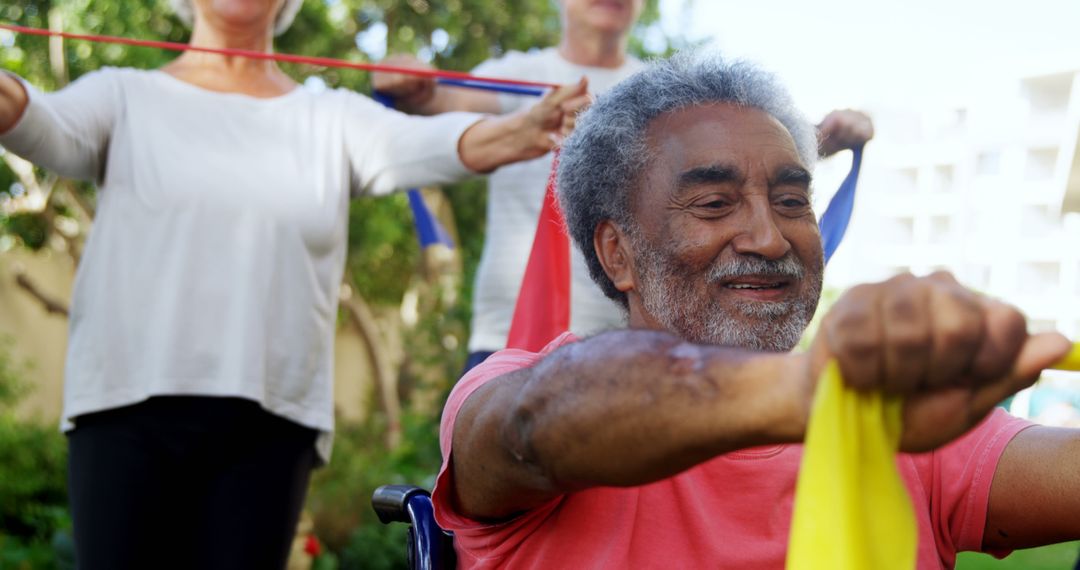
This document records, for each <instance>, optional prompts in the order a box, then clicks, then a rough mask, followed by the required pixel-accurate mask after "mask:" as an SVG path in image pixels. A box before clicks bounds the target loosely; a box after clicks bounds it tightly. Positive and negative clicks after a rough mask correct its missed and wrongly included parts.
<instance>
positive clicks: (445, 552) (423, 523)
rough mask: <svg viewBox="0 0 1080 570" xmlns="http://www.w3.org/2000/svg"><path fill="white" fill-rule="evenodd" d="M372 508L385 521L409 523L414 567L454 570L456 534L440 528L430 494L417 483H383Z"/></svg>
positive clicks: (373, 498) (410, 556)
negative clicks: (416, 484)
mask: <svg viewBox="0 0 1080 570" xmlns="http://www.w3.org/2000/svg"><path fill="white" fill-rule="evenodd" d="M371 508H373V509H375V514H376V515H377V516H378V517H379V522H381V523H383V524H391V523H406V524H408V525H409V538H408V545H407V548H408V560H409V568H410V569H412V570H453V569H454V568H455V567H456V566H457V555H456V554H455V553H454V535H453V534H451V533H449V532H446V531H444V530H443V529H441V528H439V525H438V524H437V523H436V522H435V509H434V508H433V507H432V504H431V493H429V492H428V491H427V490H426V489H424V488H421V487H417V486H415V485H383V486H381V487H379V488H378V489H375V492H374V493H373V494H372V496H371Z"/></svg>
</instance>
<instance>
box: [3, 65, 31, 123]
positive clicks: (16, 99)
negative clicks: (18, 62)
mask: <svg viewBox="0 0 1080 570" xmlns="http://www.w3.org/2000/svg"><path fill="white" fill-rule="evenodd" d="M28 101H29V98H28V97H27V96H26V89H24V88H23V86H22V83H20V82H19V80H18V79H15V77H14V76H13V75H10V74H8V73H0V135H2V134H4V133H6V132H8V131H10V130H11V128H12V127H14V126H15V123H17V122H19V119H20V118H21V117H22V116H23V113H24V112H25V111H26V104H27V102H28Z"/></svg>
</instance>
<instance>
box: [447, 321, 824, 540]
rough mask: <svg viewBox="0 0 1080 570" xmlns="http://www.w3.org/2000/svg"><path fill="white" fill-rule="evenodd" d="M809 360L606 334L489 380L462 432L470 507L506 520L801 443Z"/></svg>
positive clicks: (458, 471)
mask: <svg viewBox="0 0 1080 570" xmlns="http://www.w3.org/2000/svg"><path fill="white" fill-rule="evenodd" d="M806 366H808V364H807V363H806V360H805V359H800V358H796V357H792V356H790V355H777V354H754V353H750V352H746V351H740V350H736V349H725V348H719V347H709V346H699V345H694V344H690V343H687V342H684V341H682V340H680V339H678V338H676V337H675V336H673V335H670V334H668V333H665V332H659V331H642V330H625V331H613V332H609V333H605V334H602V335H599V336H596V337H593V338H590V339H586V340H583V341H581V342H578V343H574V344H572V345H569V346H566V347H563V348H562V349H560V350H558V351H556V352H554V353H552V354H551V355H550V356H549V357H548V358H546V359H545V360H544V361H542V362H540V363H539V364H538V365H536V366H535V367H533V368H529V369H524V370H519V371H515V372H512V373H510V374H507V375H506V376H504V377H501V378H498V379H496V380H494V381H492V382H489V383H488V384H486V385H485V386H483V387H482V388H480V389H479V390H477V392H476V393H474V394H473V395H472V396H470V397H469V399H468V400H467V401H466V403H465V405H464V406H463V407H462V409H461V411H460V413H459V414H458V417H457V421H456V424H455V430H454V452H453V458H454V462H453V469H454V479H455V481H457V485H456V487H457V489H456V495H457V502H458V507H459V508H460V509H461V512H462V513H463V514H465V515H466V516H469V517H472V518H477V519H497V518H501V517H506V516H508V515H511V514H513V513H516V512H519V511H523V510H527V509H528V508H530V507H533V506H536V505H538V504H541V503H543V502H545V501H546V500H548V499H550V498H552V497H555V496H558V495H560V494H564V493H567V492H571V491H574V490H579V489H583V488H587V487H593V486H632V485H640V484H645V483H649V482H652V481H656V480H659V479H663V478H665V477H669V476H672V475H675V474H677V473H679V472H680V471H683V470H685V469H687V468H689V467H691V466H693V465H695V464H696V463H700V462H702V461H705V460H707V459H708V458H710V457H714V456H716V455H718V454H721V453H724V452H727V451H732V450H736V449H740V448H744V447H749V446H753V445H758V444H766V443H774V442H796V441H800V440H801V438H802V433H803V430H804V428H803V426H804V423H805V418H804V415H805V413H806V410H805V406H804V405H803V404H804V402H805V401H806V400H807V399H808V398H807V397H806V396H805V395H804V394H805V393H807V392H808V391H810V390H812V386H811V385H810V384H809V383H808V382H806V381H805V378H806V377H807V375H806V374H805V373H803V372H802V371H801V370H799V369H798V368H799V367H806Z"/></svg>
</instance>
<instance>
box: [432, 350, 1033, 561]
mask: <svg viewBox="0 0 1080 570" xmlns="http://www.w3.org/2000/svg"><path fill="white" fill-rule="evenodd" d="M576 340H577V339H576V338H575V337H574V336H573V335H571V334H569V333H566V334H563V335H562V336H560V337H559V338H557V339H555V340H554V341H552V342H551V344H549V345H548V346H547V347H545V348H544V349H543V350H542V351H541V352H540V353H531V352H526V351H522V350H504V351H502V352H499V353H497V354H495V355H493V356H492V357H491V358H489V359H488V360H487V361H486V362H484V363H483V364H482V365H480V366H477V367H476V368H474V369H473V370H472V371H470V372H469V374H467V375H466V376H465V377H464V378H462V380H461V381H460V382H459V383H458V385H457V386H456V387H455V388H454V391H453V392H452V393H451V394H450V399H449V401H447V403H446V409H445V410H444V412H443V417H442V426H441V429H440V442H441V444H442V452H443V467H442V470H441V471H440V472H439V478H438V480H437V482H436V484H435V490H434V492H433V494H432V499H433V501H434V504H435V517H436V520H437V521H438V522H439V525H441V526H442V527H443V528H444V529H446V530H450V531H453V532H454V534H455V539H454V540H455V546H456V549H457V553H458V563H459V567H460V568H514V569H515V570H516V569H521V568H535V569H542V570H550V569H552V568H582V569H584V568H596V569H600V568H721V567H722V568H783V567H784V559H785V556H786V554H787V544H788V531H789V527H790V524H791V509H792V501H793V499H794V495H795V480H796V478H797V477H798V472H799V461H800V458H801V456H802V446H801V445H776V446H771V447H760V448H751V449H745V450H741V451H737V452H734V453H728V454H726V455H721V456H719V457H716V458H715V459H712V460H710V461H707V462H705V463H702V464H700V465H698V466H696V467H693V468H691V469H688V470H687V471H684V472H683V473H681V474H679V475H676V476H675V477H671V478H669V479H664V480H663V481H657V482H655V483H651V484H648V485H643V486H640V487H629V488H616V487H598V488H593V489H587V490H585V491H581V492H577V493H572V494H569V495H563V496H561V497H558V498H556V499H553V500H551V501H549V502H548V503H546V504H544V505H541V506H539V507H536V508H535V509H533V510H531V511H529V512H527V513H524V514H522V515H520V516H518V517H515V518H514V519H512V520H509V521H506V522H502V523H499V524H485V523H481V522H477V521H474V520H470V519H468V518H465V517H464V516H461V515H460V514H458V513H456V512H454V509H453V507H452V501H451V500H450V493H451V488H452V481H451V479H452V473H451V471H450V470H449V469H448V468H447V467H448V465H449V464H450V452H451V443H452V434H453V433H454V421H455V419H456V418H457V415H458V411H459V410H460V409H461V406H462V404H464V403H465V400H466V399H468V397H469V396H470V395H471V394H472V393H473V392H475V391H476V389H477V388H479V387H481V386H483V385H484V384H485V383H487V382H489V381H492V380H495V379H496V378H498V377H500V376H502V375H503V374H506V373H507V372H511V371H513V370H518V369H522V368H527V367H529V366H532V365H533V364H536V363H537V362H538V361H539V360H541V359H542V358H543V357H544V356H545V355H547V354H548V353H550V352H551V351H553V350H555V349H556V348H558V347H560V346H563V345H565V344H568V343H571V342H575V341H576ZM1030 425H1031V424H1030V423H1028V422H1025V421H1023V420H1020V419H1018V418H1014V417H1012V416H1010V415H1008V414H1007V413H1006V412H1005V411H1004V410H1001V409H997V410H995V411H994V412H993V413H992V414H990V416H989V417H988V418H987V419H986V420H984V421H983V422H982V423H981V424H980V425H979V426H978V427H976V428H975V429H973V430H971V431H970V432H969V433H967V434H966V435H964V436H963V437H961V438H959V439H957V440H956V441H954V442H952V443H950V444H949V445H947V446H945V447H942V448H940V449H938V450H937V451H934V452H932V453H925V454H918V455H912V454H901V455H899V456H898V457H897V465H898V466H899V468H900V473H901V475H902V476H903V479H904V481H905V483H907V487H908V490H909V491H910V493H911V498H912V502H913V503H914V506H915V515H916V518H917V519H918V521H919V554H918V562H919V564H918V567H919V568H920V570H926V569H932V568H952V567H953V565H954V563H955V561H956V553H957V552H958V551H962V550H980V549H981V545H982V535H983V528H984V526H985V523H986V508H987V503H988V500H989V496H990V483H991V481H992V480H993V476H994V471H995V469H996V467H997V462H998V458H1000V457H1001V453H1002V452H1003V451H1004V449H1005V446H1006V445H1007V444H1008V443H1009V441H1010V440H1011V439H1012V438H1013V436H1015V435H1016V434H1017V433H1019V432H1020V431H1021V430H1023V429H1024V428H1026V427H1028V426H1030ZM997 554H999V555H1000V554H1004V553H997Z"/></svg>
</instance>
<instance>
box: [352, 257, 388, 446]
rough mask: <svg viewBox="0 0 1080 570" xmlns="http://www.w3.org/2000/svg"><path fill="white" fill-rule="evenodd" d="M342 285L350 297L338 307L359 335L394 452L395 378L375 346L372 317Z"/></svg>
mask: <svg viewBox="0 0 1080 570" xmlns="http://www.w3.org/2000/svg"><path fill="white" fill-rule="evenodd" d="M343 285H344V286H345V287H347V288H348V291H350V294H347V295H341V299H340V301H341V306H342V307H344V308H345V312H346V313H348V315H349V320H350V321H352V323H353V324H354V325H356V328H357V329H358V331H359V333H360V339H361V340H362V341H363V343H364V349H365V350H366V351H367V353H368V358H369V359H370V362H371V371H372V372H373V373H374V375H375V387H376V390H377V392H378V396H379V399H380V400H381V401H382V408H383V411H384V412H385V413H386V420H387V425H388V429H387V433H386V445H387V447H389V448H390V449H394V448H396V447H397V446H398V445H399V444H400V443H401V438H402V433H401V399H400V398H398V390H397V389H398V386H397V375H396V374H395V373H394V367H393V365H391V363H390V361H389V360H388V359H387V358H386V354H385V352H384V351H383V350H381V347H380V346H379V341H378V339H379V327H378V325H376V324H375V316H374V315H373V314H372V313H371V309H370V308H369V307H368V306H367V303H366V302H365V301H364V299H363V297H361V296H360V294H359V293H358V292H357V291H356V287H355V286H353V285H352V284H350V283H349V282H348V277H346V278H345V280H343Z"/></svg>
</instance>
